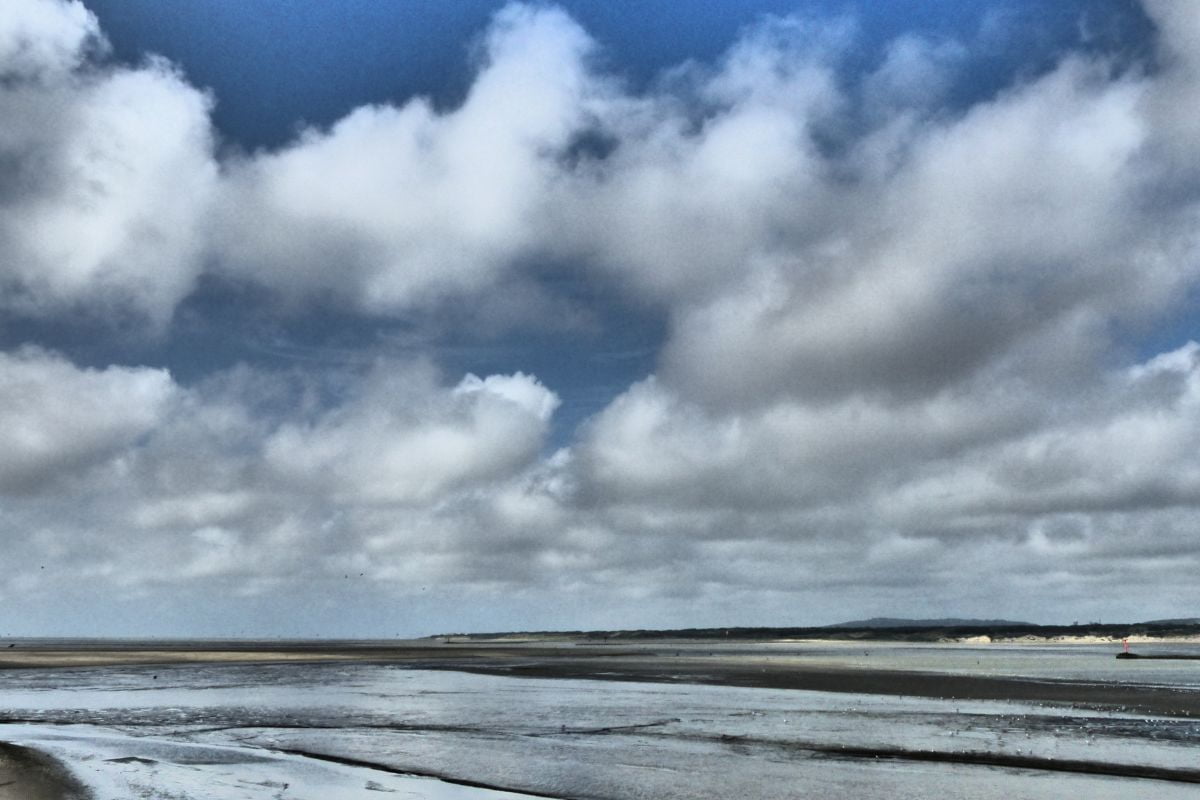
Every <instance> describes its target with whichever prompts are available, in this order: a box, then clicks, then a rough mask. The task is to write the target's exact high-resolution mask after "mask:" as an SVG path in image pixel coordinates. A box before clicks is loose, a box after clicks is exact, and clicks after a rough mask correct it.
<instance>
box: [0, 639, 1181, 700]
mask: <svg viewBox="0 0 1200 800" xmlns="http://www.w3.org/2000/svg"><path fill="white" fill-rule="evenodd" d="M329 661H370V662H375V663H393V664H397V665H403V666H407V667H411V668H416V669H441V670H456V671H463V672H473V673H480V674H491V675H507V676H512V677H530V678H576V679H593V680H609V681H643V682H659V683H681V682H682V683H703V684H714V685H725V686H745V687H760V688H770V689H803V690H809V691H819V692H844V693H859V694H884V695H911V696H916V697H931V698H944V699H961V700H1016V701H1025V702H1045V703H1054V704H1063V705H1069V706H1073V707H1075V708H1081V709H1089V708H1097V709H1101V708H1108V709H1114V708H1116V709H1122V710H1128V711H1133V712H1145V713H1153V714H1163V715H1170V716H1178V717H1196V718H1200V691H1192V690H1188V689H1181V688H1178V687H1170V688H1168V687H1155V686H1139V685H1136V684H1132V685H1131V684H1124V683H1115V682H1084V681H1077V680H1059V679H1044V678H1037V679H1034V678H1025V677H1008V676H980V675H963V674H946V673H940V672H935V671H915V670H909V669H870V668H864V667H847V666H839V665H836V664H834V665H831V664H822V663H804V661H803V660H800V659H787V658H779V657H777V655H775V654H771V653H766V652H764V651H763V650H761V649H755V648H753V647H747V648H738V647H732V648H731V647H721V646H719V645H718V646H714V649H713V651H711V652H705V651H703V650H697V649H694V648H693V649H683V650H678V649H676V648H675V646H674V645H673V643H671V642H655V643H640V644H632V645H630V644H622V645H617V646H605V645H595V644H591V643H586V642H581V643H579V644H574V643H571V642H561V643H553V644H547V643H544V642H534V643H523V644H514V643H509V642H504V643H480V642H472V643H462V644H457V643H454V644H445V643H441V642H438V641H436V640H415V641H406V642H401V643H380V642H290V643H279V642H271V643H262V642H257V643H256V642H233V643H231V642H197V643H179V642H164V643H147V642H129V643H113V642H85V643H78V642H76V643H69V642H57V643H38V644H33V645H24V646H22V647H21V648H19V649H18V648H9V649H4V650H0V668H6V667H7V668H25V669H29V668H63V667H86V666H112V665H156V664H162V665H169V664H180V663H214V662H223V663H278V662H329Z"/></svg>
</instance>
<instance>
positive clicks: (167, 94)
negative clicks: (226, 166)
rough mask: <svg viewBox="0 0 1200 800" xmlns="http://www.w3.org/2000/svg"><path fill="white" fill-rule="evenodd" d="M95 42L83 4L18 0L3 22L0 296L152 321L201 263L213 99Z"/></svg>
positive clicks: (151, 63) (32, 305)
mask: <svg viewBox="0 0 1200 800" xmlns="http://www.w3.org/2000/svg"><path fill="white" fill-rule="evenodd" d="M103 47H104V40H103V38H102V36H101V34H100V32H99V29H98V27H97V24H96V20H95V18H94V17H93V16H92V15H91V14H90V13H88V12H87V11H86V10H85V9H84V8H83V6H81V5H80V4H79V3H67V2H61V0H38V2H33V1H32V0H19V2H17V3H16V4H15V6H13V7H8V8H6V10H5V15H4V20H3V21H2V22H0V118H3V119H4V125H3V127H2V129H0V187H2V188H0V250H3V252H4V253H5V258H4V261H3V263H2V264H0V304H2V305H3V307H5V308H7V309H8V310H9V311H10V312H16V313H19V314H22V315H26V316H35V317H50V316H53V315H56V314H61V313H72V312H73V313H80V312H82V313H83V314H84V315H85V316H96V317H100V318H106V317H111V316H112V315H132V316H135V317H138V318H145V319H148V320H150V321H151V322H153V323H156V324H159V325H161V324H163V323H164V322H165V321H166V320H167V319H168V318H169V317H170V315H171V313H172V312H173V310H174V307H175V304H176V303H177V302H178V301H179V300H180V299H182V297H184V296H185V295H186V294H187V293H188V292H189V291H190V289H191V286H192V283H193V281H194V279H195V277H196V275H197V274H198V273H199V270H200V260H199V259H200V253H201V249H202V246H203V239H202V235H201V232H200V224H201V221H202V219H203V216H204V214H205V212H206V210H207V208H208V200H209V197H210V196H211V194H212V191H213V189H214V187H215V183H216V165H215V163H214V162H213V161H212V157H211V149H212V134H211V131H210V127H209V117H208V113H209V106H210V103H209V100H208V98H207V97H206V96H205V95H204V94H203V93H201V92H199V91H197V90H196V89H194V88H193V87H191V86H189V85H188V84H187V83H186V81H185V80H184V79H183V78H182V77H181V76H180V75H179V74H178V73H177V72H176V71H175V70H174V69H173V68H172V67H171V66H170V65H168V64H167V63H166V62H163V61H161V60H157V59H150V60H148V61H147V62H146V63H145V64H143V65H142V66H140V67H136V68H125V67H116V66H108V65H106V64H105V63H104V62H103V59H101V58H99V57H98V56H97V53H99V52H101V51H102V50H103Z"/></svg>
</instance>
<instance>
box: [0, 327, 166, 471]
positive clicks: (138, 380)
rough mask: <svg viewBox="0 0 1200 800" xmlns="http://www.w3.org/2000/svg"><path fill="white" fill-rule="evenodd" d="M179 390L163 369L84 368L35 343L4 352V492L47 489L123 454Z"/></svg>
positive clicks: (0, 407) (0, 402)
mask: <svg viewBox="0 0 1200 800" xmlns="http://www.w3.org/2000/svg"><path fill="white" fill-rule="evenodd" d="M175 391H176V387H175V384H174V383H173V382H172V381H171V378H170V376H169V375H168V374H167V373H166V372H164V371H162V370H156V369H145V368H125V367H109V368H108V369H104V370H82V369H79V368H77V367H75V366H73V365H72V364H71V363H69V362H68V361H65V360H64V359H62V358H61V357H59V356H56V355H53V354H50V353H46V352H43V351H40V350H34V349H25V350H20V351H18V352H16V353H12V354H0V450H2V451H3V452H4V457H3V459H0V493H4V492H21V493H37V492H47V493H48V492H49V490H50V489H52V488H54V484H55V483H57V482H59V481H61V480H63V479H66V478H69V477H70V476H72V474H74V473H76V472H78V471H80V470H82V469H84V468H86V467H88V466H91V465H94V464H95V463H97V462H100V461H102V460H104V459H106V458H111V457H114V456H116V455H118V454H119V453H120V452H121V451H122V450H124V449H125V448H127V447H129V446H131V445H132V444H134V443H135V442H136V440H137V439H138V438H139V437H141V436H144V435H146V434H147V433H149V432H150V431H152V430H153V429H154V428H155V427H156V426H157V425H159V424H160V423H161V422H162V420H163V419H164V417H165V415H166V413H167V411H168V410H169V408H170V405H171V401H172V399H173V397H174V395H175ZM60 488H61V487H60Z"/></svg>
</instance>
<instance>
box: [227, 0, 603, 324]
mask: <svg viewBox="0 0 1200 800" xmlns="http://www.w3.org/2000/svg"><path fill="white" fill-rule="evenodd" d="M591 48H592V43H591V41H590V40H589V39H588V37H587V36H586V35H585V34H584V33H583V31H582V30H581V29H580V28H579V27H578V26H577V25H576V24H575V23H574V22H573V21H572V20H571V19H569V18H568V17H567V16H566V15H565V14H563V13H562V12H561V11H558V10H555V9H550V8H545V9H533V8H530V7H527V6H519V5H514V6H509V7H507V8H506V9H504V10H503V11H501V12H500V13H499V14H498V16H497V17H496V19H495V22H494V23H493V26H492V28H491V30H490V31H489V34H488V36H487V40H486V45H485V47H484V56H483V62H482V64H481V66H480V71H479V74H478V75H477V76H476V78H475V82H474V83H473V85H472V87H471V89H470V91H469V93H468V95H467V98H466V100H465V101H464V102H463V104H462V105H461V106H460V107H459V108H456V109H454V110H451V111H448V112H439V111H435V110H434V109H433V108H432V106H431V104H430V103H429V101H428V100H425V99H421V98H418V99H414V100H411V101H409V102H408V103H406V104H404V105H403V106H390V105H385V106H370V107H363V108H360V109H357V110H356V111H354V112H353V113H351V114H349V115H348V116H347V117H346V118H344V119H342V120H341V121H339V122H338V123H336V124H335V125H333V126H332V128H330V129H329V130H328V131H318V130H310V131H307V132H306V133H305V134H304V135H303V136H302V137H301V138H300V140H299V141H297V142H296V143H294V144H292V145H290V146H287V147H285V148H283V149H281V150H279V151H278V152H274V153H262V154H258V155H255V156H253V157H251V158H249V159H246V160H245V161H242V162H239V163H236V164H233V165H232V166H231V168H230V175H229V178H228V180H227V181H226V183H225V187H224V190H223V196H222V203H221V206H222V208H223V209H225V211H226V212H227V213H226V214H225V215H224V217H223V220H222V225H221V230H220V233H219V235H218V240H217V245H218V249H219V253H220V258H221V262H222V265H223V267H222V268H223V269H225V270H227V271H229V272H232V273H233V274H238V275H243V276H246V277H248V278H250V279H252V280H254V281H258V282H261V283H264V284H266V285H268V286H271V287H273V288H276V289H278V290H280V291H282V292H284V293H286V294H293V295H294V294H297V293H299V294H301V295H303V294H304V293H309V292H314V291H320V292H326V291H332V292H334V293H337V294H340V295H342V296H343V297H344V298H346V299H348V300H350V301H352V302H353V303H354V304H357V305H360V306H362V307H365V308H368V309H370V310H373V311H384V312H395V311H403V310H406V309H409V308H413V307H422V306H425V305H429V304H432V303H436V302H437V301H440V300H442V299H443V298H445V297H446V296H455V295H463V294H466V295H468V296H470V295H473V294H475V293H477V292H479V291H480V290H483V289H487V288H488V287H490V286H492V285H493V284H495V283H496V282H497V281H498V280H500V279H502V278H503V277H505V275H506V274H507V273H508V271H509V270H510V269H511V267H512V262H513V261H514V260H515V259H517V258H518V257H520V256H522V255H524V254H526V253H527V252H528V251H529V250H530V248H532V247H534V246H536V245H538V244H539V241H538V234H539V233H540V232H539V230H538V226H539V223H540V220H539V218H538V212H539V211H540V210H541V205H542V202H543V201H544V199H545V196H546V193H547V185H548V183H549V182H550V180H551V179H552V178H553V176H554V174H555V171H556V164H555V160H554V159H555V156H556V154H558V153H560V152H561V151H562V150H563V149H564V147H565V146H566V145H567V144H568V143H569V141H570V139H571V137H572V135H573V134H574V133H575V132H576V131H577V130H578V129H579V126H580V124H581V123H582V121H583V119H584V118H585V116H586V113H587V111H586V98H587V95H588V93H589V86H590V84H591V82H592V81H593V80H594V79H593V77H592V76H591V74H590V73H589V72H588V70H587V69H586V67H585V61H586V59H587V56H588V54H589V52H590V50H591Z"/></svg>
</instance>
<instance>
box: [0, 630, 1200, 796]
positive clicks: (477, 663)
mask: <svg viewBox="0 0 1200 800" xmlns="http://www.w3.org/2000/svg"><path fill="white" fill-rule="evenodd" d="M7 644H13V647H7V646H6V645H7ZM0 648H3V649H2V650H0V667H4V668H3V669H0V741H3V742H6V743H8V745H9V746H10V747H12V748H15V749H14V750H13V751H12V752H15V753H17V754H19V755H21V756H22V758H24V757H25V756H28V757H29V758H31V759H33V760H34V761H35V762H36V764H37V766H38V770H39V772H38V773H37V774H38V775H39V776H40V778H39V780H40V781H41V783H40V784H39V785H40V787H41V788H40V789H38V791H40V792H41V794H38V795H34V794H32V793H30V794H28V795H23V794H20V793H18V790H19V789H20V787H21V785H22V784H21V782H22V781H24V780H26V778H30V776H31V774H32V773H30V772H29V770H28V769H26V770H25V771H22V769H21V764H19V763H17V764H10V766H11V768H12V769H11V773H4V775H6V777H5V780H6V781H12V782H11V783H8V784H7V785H0V798H4V799H5V800H8V798H14V799H17V798H21V797H25V796H28V797H33V796H37V797H39V798H41V797H48V796H52V795H48V794H46V792H47V791H49V790H50V789H52V788H53V786H54V785H57V786H58V787H59V788H58V792H59V796H61V797H86V798H93V800H125V799H126V798H131V797H133V798H175V799H176V800H181V799H182V800H191V799H193V798H194V799H195V800H200V798H231V799H233V798H236V799H238V800H241V799H243V798H244V799H245V800H258V799H259V798H297V799H299V798H311V799H312V800H336V799H337V798H360V797H361V798H372V797H381V796H386V795H388V794H392V795H396V796H399V797H406V798H430V799H431V800H445V799H447V798H463V799H464V800H470V799H473V798H478V799H482V798H497V797H522V796H524V797H529V796H534V797H556V798H596V799H600V798H604V799H606V800H609V799H611V800H616V799H617V798H665V799H667V800H670V799H671V798H728V797H742V798H759V797H761V798H776V797H778V798H784V797H788V798H793V797H813V798H827V797H833V798H836V797H855V798H868V799H871V798H906V797H912V798H918V797H929V796H933V795H941V796H944V797H947V798H967V799H968V800H984V799H985V798H997V799H998V798H1005V799H1006V800H1007V798H1011V797H1014V796H1015V797H1027V798H1043V797H1044V798H1052V797H1066V796H1080V797H1093V798H1117V797H1121V798H1126V797H1129V796H1149V795H1151V794H1153V796H1155V797H1163V798H1172V797H1194V796H1196V794H1197V792H1200V769H1197V766H1196V764H1197V761H1196V753H1197V752H1198V751H1197V747H1198V746H1200V662H1197V661H1195V660H1187V659H1181V660H1178V661H1176V660H1168V659H1145V660H1118V659H1115V658H1114V655H1115V653H1116V651H1117V649H1119V645H1118V646H1116V647H1114V646H1113V645H1111V644H1088V645H1066V644H1036V645H1029V644H1021V645H1015V644H1014V645H997V644H989V645H979V646H976V645H964V644H911V643H891V642H866V643H858V642H853V643H852V642H812V641H809V642H760V643H745V642H742V643H736V644H728V643H725V642H720V641H711V642H707V641H689V642H672V641H641V642H637V643H632V644H631V643H614V644H608V645H606V644H597V643H595V642H573V641H560V642H546V641H529V642H513V641H504V642H493V643H488V642H478V641H474V642H469V643H461V644H458V643H445V642H441V641H436V640H420V641H414V642H402V643H376V642H338V643H328V642H289V643H280V642H272V643H251V642H172V643H165V642H50V641H44V640H43V641H32V642H30V641H26V642H8V643H5V644H4V645H0ZM1144 650H1145V651H1146V652H1147V653H1152V652H1153V653H1158V654H1168V655H1170V654H1175V655H1181V656H1189V655H1200V646H1197V645H1195V644H1165V643H1159V644H1148V645H1145V646H1144ZM0 752H2V751H0ZM30 763H32V762H30ZM2 764H3V762H0V765H2ZM54 765H57V767H55V766H54ZM51 779H53V780H51ZM55 781H57V784H55ZM3 783H4V781H0V784H3ZM48 786H49V787H50V789H48V788H47V787H48ZM30 791H31V792H32V790H30ZM5 792H8V794H5Z"/></svg>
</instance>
